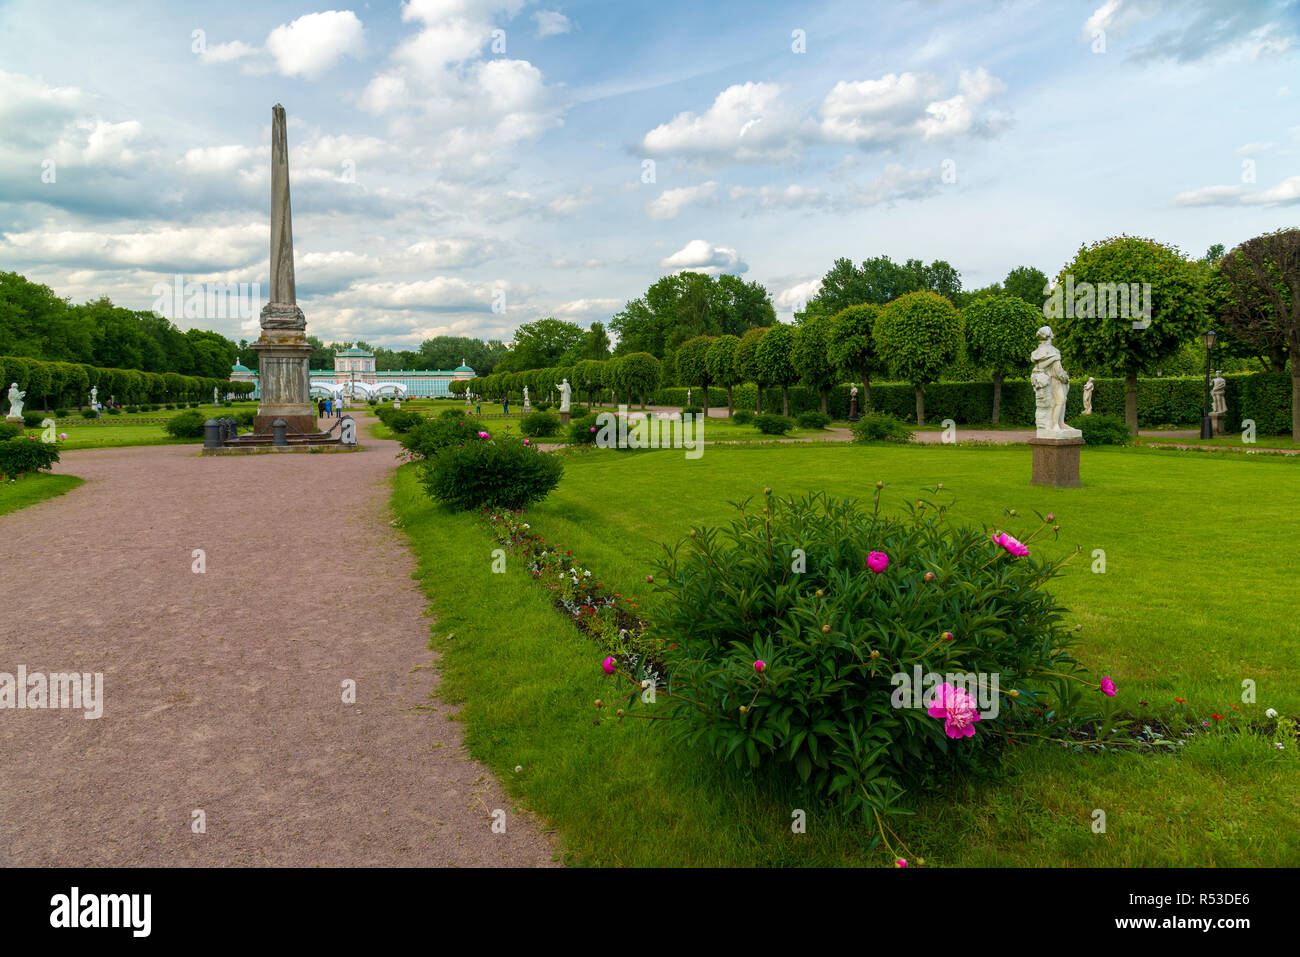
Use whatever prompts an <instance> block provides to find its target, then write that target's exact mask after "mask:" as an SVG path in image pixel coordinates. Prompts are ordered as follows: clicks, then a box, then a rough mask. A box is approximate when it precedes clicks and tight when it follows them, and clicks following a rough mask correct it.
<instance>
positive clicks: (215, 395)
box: [212, 385, 221, 405]
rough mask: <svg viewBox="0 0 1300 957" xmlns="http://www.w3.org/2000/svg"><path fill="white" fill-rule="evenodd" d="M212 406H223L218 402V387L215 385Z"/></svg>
mask: <svg viewBox="0 0 1300 957" xmlns="http://www.w3.org/2000/svg"><path fill="white" fill-rule="evenodd" d="M212 404H213V405H220V404H221V403H220V402H219V401H218V400H217V387H216V386H215V385H214V386H213V387H212Z"/></svg>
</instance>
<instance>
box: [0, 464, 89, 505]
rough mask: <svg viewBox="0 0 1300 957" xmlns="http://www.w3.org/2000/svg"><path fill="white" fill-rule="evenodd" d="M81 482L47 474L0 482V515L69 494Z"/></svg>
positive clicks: (72, 476)
mask: <svg viewBox="0 0 1300 957" xmlns="http://www.w3.org/2000/svg"><path fill="white" fill-rule="evenodd" d="M83 481H84V479H79V478H77V477H76V476H75V475H50V474H49V473H47V472H37V473H35V474H34V475H24V476H23V477H22V478H20V479H16V480H14V481H12V482H11V481H9V480H8V479H5V480H3V481H0V515H4V514H5V513H6V512H16V511H18V509H20V508H26V507H27V506H28V505H35V504H36V503H37V502H43V501H45V500H46V499H47V498H54V497H55V496H56V495H62V494H63V493H64V492H70V491H72V490H73V489H74V488H76V487H77V486H78V485H80V484H81V483H82V482H83Z"/></svg>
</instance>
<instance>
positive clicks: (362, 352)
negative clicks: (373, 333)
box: [334, 346, 375, 359]
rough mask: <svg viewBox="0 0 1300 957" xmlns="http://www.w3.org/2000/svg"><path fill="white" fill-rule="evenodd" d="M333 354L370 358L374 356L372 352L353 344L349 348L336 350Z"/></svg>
mask: <svg viewBox="0 0 1300 957" xmlns="http://www.w3.org/2000/svg"><path fill="white" fill-rule="evenodd" d="M334 354H335V355H336V356H369V357H370V358H372V359H373V358H374V357H375V354H374V353H373V352H367V351H366V350H365V349H358V348H357V347H356V346H353V347H352V348H351V349H344V350H343V351H342V352H336V353H334Z"/></svg>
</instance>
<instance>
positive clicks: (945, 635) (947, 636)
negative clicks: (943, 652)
mask: <svg viewBox="0 0 1300 957" xmlns="http://www.w3.org/2000/svg"><path fill="white" fill-rule="evenodd" d="M943 640H944V641H952V632H951V631H945V632H944V633H943Z"/></svg>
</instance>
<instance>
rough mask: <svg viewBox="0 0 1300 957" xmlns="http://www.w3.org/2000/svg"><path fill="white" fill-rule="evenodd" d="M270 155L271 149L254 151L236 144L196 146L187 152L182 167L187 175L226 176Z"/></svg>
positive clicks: (265, 148)
mask: <svg viewBox="0 0 1300 957" xmlns="http://www.w3.org/2000/svg"><path fill="white" fill-rule="evenodd" d="M259 154H261V157H260V158H265V157H267V156H269V155H270V148H269V147H264V148H262V149H261V150H257V149H253V148H251V147H248V146H243V145H240V144H238V143H234V144H231V145H228V146H196V147H194V148H193V149H188V150H186V151H185V157H184V158H183V159H182V160H181V166H182V167H183V168H184V170H185V171H186V172H187V173H195V174H198V175H201V176H225V175H229V174H230V173H232V172H234V171H235V170H237V169H241V168H243V167H245V166H248V165H250V164H251V163H253V162H254V160H257V159H259Z"/></svg>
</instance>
